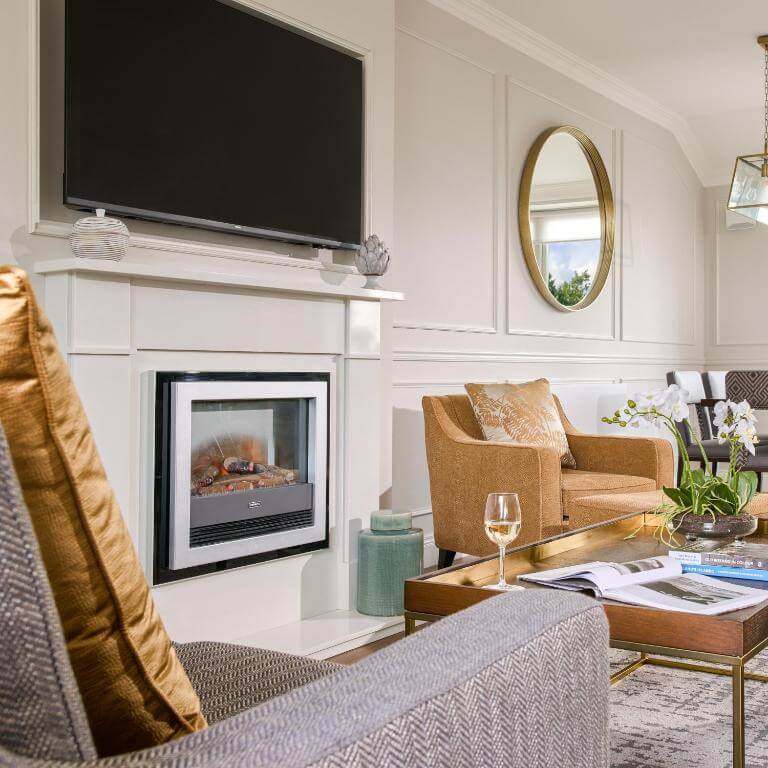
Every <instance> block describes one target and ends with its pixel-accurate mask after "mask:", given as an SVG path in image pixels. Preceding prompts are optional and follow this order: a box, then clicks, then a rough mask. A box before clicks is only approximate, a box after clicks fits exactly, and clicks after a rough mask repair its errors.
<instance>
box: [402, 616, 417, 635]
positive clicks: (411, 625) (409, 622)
mask: <svg viewBox="0 0 768 768" xmlns="http://www.w3.org/2000/svg"><path fill="white" fill-rule="evenodd" d="M415 629H416V619H412V618H411V617H410V616H409V615H408V614H406V615H405V634H406V636H407V635H410V634H413V632H414V630H415Z"/></svg>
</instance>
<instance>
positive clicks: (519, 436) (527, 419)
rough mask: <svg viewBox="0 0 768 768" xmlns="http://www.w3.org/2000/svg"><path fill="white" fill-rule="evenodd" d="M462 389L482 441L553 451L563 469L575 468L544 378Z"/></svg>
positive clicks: (470, 385) (476, 385) (465, 386)
mask: <svg viewBox="0 0 768 768" xmlns="http://www.w3.org/2000/svg"><path fill="white" fill-rule="evenodd" d="M464 388H465V389H466V390H467V394H468V395H469V399H470V401H471V403H472V409H473V410H474V412H475V416H476V417H477V421H478V423H479V424H480V428H481V429H482V430H483V435H484V436H485V439H486V440H497V441H500V442H503V443H512V444H513V445H533V446H536V447H539V448H554V449H555V450H556V451H557V452H558V455H559V456H560V463H561V464H562V465H563V466H564V467H575V466H576V461H575V460H574V458H573V455H572V454H571V449H570V448H569V447H568V438H567V437H566V434H565V429H563V423H562V421H561V420H560V414H559V413H558V412H557V405H555V399H554V397H552V392H551V391H550V389H549V382H548V381H547V380H546V379H537V380H536V381H529V382H527V383H525V384H509V383H506V382H502V383H499V384H465V385H464Z"/></svg>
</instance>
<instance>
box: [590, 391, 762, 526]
mask: <svg viewBox="0 0 768 768" xmlns="http://www.w3.org/2000/svg"><path fill="white" fill-rule="evenodd" d="M688 397H689V396H688V392H686V391H685V390H684V389H681V388H680V387H679V386H677V385H676V384H672V385H670V386H669V387H667V388H666V389H663V390H656V391H653V392H649V393H647V394H642V395H638V396H637V397H636V398H635V399H630V400H628V401H627V404H626V406H625V407H624V408H623V409H621V410H618V411H616V412H615V413H614V414H613V416H611V417H605V418H603V421H604V422H605V423H606V424H617V425H618V426H620V427H634V428H639V427H640V426H641V425H642V424H647V425H651V426H654V427H657V428H658V427H661V428H664V427H666V428H667V429H669V431H670V432H671V433H672V436H673V437H674V438H675V441H676V443H677V447H678V450H679V452H680V456H681V457H682V460H683V471H682V476H681V480H680V485H679V486H678V487H677V488H666V487H665V488H664V489H663V490H664V494H665V495H666V496H667V498H669V499H670V500H671V501H672V504H673V506H672V507H671V508H669V507H668V506H665V507H664V508H663V509H661V510H659V511H660V513H661V514H662V516H663V518H664V522H663V528H664V529H666V530H670V531H671V532H672V533H674V529H675V527H676V526H675V525H674V522H675V521H678V523H677V524H678V525H679V524H680V522H682V520H683V518H684V517H685V516H686V515H688V514H693V515H711V516H712V517H713V519H714V517H715V515H717V514H721V515H738V514H739V513H740V512H741V511H742V509H744V507H745V506H746V505H747V503H748V502H749V501H750V499H751V498H752V497H753V496H754V495H755V491H756V490H757V475H756V474H755V473H754V472H751V471H744V470H743V469H742V466H743V464H744V457H745V451H746V452H748V453H750V454H752V455H754V453H755V445H756V444H757V442H758V439H757V430H756V429H755V424H756V422H757V418H756V416H755V413H754V411H753V410H752V408H750V406H749V403H748V402H747V401H746V400H744V401H742V402H741V403H734V402H733V401H731V400H724V401H721V402H718V403H717V404H716V405H715V412H714V414H715V415H714V419H713V423H714V426H715V427H716V428H717V440H718V442H719V443H720V444H721V445H722V444H725V443H728V445H729V448H730V450H729V462H728V472H727V474H726V475H725V477H720V476H718V475H716V474H714V473H713V472H712V465H711V463H710V461H709V458H708V457H707V454H706V451H705V450H704V446H703V445H702V443H701V440H700V438H699V436H698V434H697V431H696V430H695V429H693V428H692V427H691V424H690V422H689V421H688ZM681 423H684V424H685V425H686V426H687V427H688V432H689V433H690V435H691V436H692V438H693V440H694V442H695V443H696V445H697V447H698V449H699V451H700V452H701V457H702V461H703V464H704V467H703V468H702V469H691V460H690V458H689V456H688V451H687V450H686V444H685V440H684V439H683V436H682V434H681V432H680V428H679V426H678V425H679V424H681Z"/></svg>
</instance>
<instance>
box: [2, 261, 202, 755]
mask: <svg viewBox="0 0 768 768" xmlns="http://www.w3.org/2000/svg"><path fill="white" fill-rule="evenodd" d="M0 419H2V425H3V428H4V429H5V433H6V436H7V439H8V445H9V448H10V454H11V458H12V460H13V463H14V465H15V467H16V472H17V474H18V477H19V482H20V485H21V489H22V493H23V495H24V500H25V501H26V504H27V507H28V509H29V514H30V517H31V519H32V525H33V526H34V529H35V533H36V534H37V539H38V542H39V545H40V551H41V553H42V556H43V562H44V564H45V568H46V571H47V573H48V579H49V580H50V582H51V587H52V590H53V596H54V599H55V601H56V607H57V608H58V612H59V615H60V617H61V623H62V626H63V630H64V636H65V639H66V644H67V651H68V652H69V657H70V660H71V663H72V669H73V670H74V673H75V677H76V678H77V683H78V687H79V689H80V694H81V696H82V699H83V704H84V705H85V711H86V714H87V716H88V721H89V723H90V726H91V731H92V734H93V739H94V742H95V744H96V749H97V751H98V752H99V753H100V754H102V755H105V754H115V753H121V752H129V751H131V750H135V749H141V748H142V747H148V746H152V745H155V744H160V743H163V742H165V741H168V740H170V739H172V738H175V737H177V736H181V735H184V734H188V733H192V732H193V731H196V730H199V729H201V728H203V727H205V724H206V723H205V718H204V717H203V715H202V712H201V710H200V701H199V699H198V697H197V694H196V693H195V691H194V689H193V688H192V684H191V683H190V682H189V679H188V678H187V675H186V673H185V672H184V668H183V667H182V666H181V664H180V663H179V660H178V659H177V657H176V654H175V652H174V650H173V648H172V646H171V641H170V639H169V638H168V635H167V634H166V632H165V629H164V627H163V624H162V622H161V620H160V616H159V614H158V612H157V609H156V607H155V605H154V602H153V600H152V595H151V594H150V591H149V586H148V585H147V582H146V579H145V578H144V573H143V571H142V568H141V565H140V563H139V560H138V557H137V556H136V552H135V550H134V547H133V543H132V541H131V538H130V535H129V533H128V530H127V528H126V526H125V523H124V521H123V518H122V516H121V514H120V509H119V507H118V505H117V501H116V499H115V497H114V494H113V492H112V489H111V487H110V485H109V481H108V480H107V477H106V474H105V472H104V468H103V467H102V464H101V461H100V459H99V455H98V452H97V450H96V445H95V442H94V439H93V435H92V434H91V430H90V427H89V425H88V421H87V419H86V416H85V412H84V410H83V407H82V405H81V403H80V399H79V398H78V396H77V392H76V391H75V388H74V386H73V383H72V380H71V379H70V376H69V369H68V368H67V364H66V362H65V361H64V359H63V358H62V356H61V355H60V353H59V350H58V348H57V345H56V339H55V337H54V334H53V329H52V328H51V325H50V323H49V322H48V320H47V318H46V317H45V315H44V314H43V313H42V312H41V311H40V309H39V308H38V306H37V303H36V301H35V297H34V294H33V292H32V289H31V287H30V285H29V282H28V280H27V276H26V274H25V273H24V272H23V271H22V270H20V269H17V268H15V267H0Z"/></svg>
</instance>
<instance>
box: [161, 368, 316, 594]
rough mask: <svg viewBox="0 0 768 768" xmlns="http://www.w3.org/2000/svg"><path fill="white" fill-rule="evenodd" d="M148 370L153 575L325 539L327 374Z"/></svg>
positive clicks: (169, 575)
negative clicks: (152, 469) (152, 382)
mask: <svg viewBox="0 0 768 768" xmlns="http://www.w3.org/2000/svg"><path fill="white" fill-rule="evenodd" d="M155 379H156V382H155V397H156V401H155V448H156V452H155V514H154V563H153V566H154V568H153V570H154V574H153V576H154V583H156V584H159V583H163V582H167V581H174V580H177V579H180V578H188V577H190V576H196V575H201V574H204V573H211V572H215V571H220V570H225V569H227V568H233V567H237V566H240V565H247V564H250V563H256V562H261V561H264V560H270V559H275V558H279V557H286V556H289V555H294V554H299V553H301V552H307V551H311V550H316V549H322V548H325V547H327V546H328V502H327V498H328V393H329V386H330V381H329V376H328V374H325V373H245V372H244V373H198V372H168V371H163V372H157V373H156V374H155Z"/></svg>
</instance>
